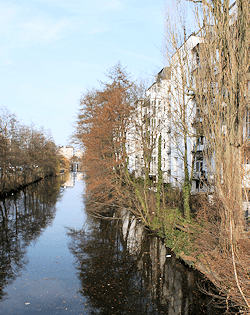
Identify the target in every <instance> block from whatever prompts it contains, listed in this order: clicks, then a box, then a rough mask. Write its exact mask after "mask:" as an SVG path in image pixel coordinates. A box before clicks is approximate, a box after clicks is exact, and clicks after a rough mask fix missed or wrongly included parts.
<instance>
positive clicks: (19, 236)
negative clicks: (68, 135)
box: [0, 177, 63, 300]
mask: <svg viewBox="0 0 250 315" xmlns="http://www.w3.org/2000/svg"><path fill="white" fill-rule="evenodd" d="M62 180H63V179H62V178H61V177H57V178H49V179H45V180H42V181H41V182H39V183H36V184H34V185H31V186H28V187H27V188H25V189H24V190H23V191H21V192H19V193H17V194H16V195H14V196H13V197H11V198H8V199H5V200H4V199H3V200H0V300H1V299H3V298H4V297H6V294H5V292H4V287H5V286H6V285H8V284H10V283H11V282H12V281H13V280H14V279H16V278H17V277H18V276H19V275H20V271H21V270H22V269H23V268H24V267H25V265H26V264H27V259H26V250H27V247H28V245H29V244H30V243H31V242H35V241H36V240H37V238H38V237H39V236H40V235H41V233H42V232H43V230H44V229H45V228H46V227H47V226H48V225H49V224H50V223H51V222H52V220H53V218H54V216H55V211H56V209H55V204H56V202H57V200H58V198H59V197H60V194H61V191H60V186H61V181H62Z"/></svg>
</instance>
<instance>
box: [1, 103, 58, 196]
mask: <svg viewBox="0 0 250 315" xmlns="http://www.w3.org/2000/svg"><path fill="white" fill-rule="evenodd" d="M0 111H1V114H0V193H1V194H4V193H6V192H8V191H10V190H12V189H18V188H20V187H22V186H24V185H27V184H29V183H31V182H33V181H35V180H37V179H40V178H44V177H46V176H49V175H54V174H57V173H59V172H60V159H59V156H58V153H57V148H56V145H55V143H54V141H53V139H52V137H51V135H50V133H49V132H46V131H45V130H43V129H42V128H41V129H40V130H38V129H36V128H35V127H34V126H31V127H28V126H25V125H23V124H21V123H20V122H19V121H18V119H17V117H16V116H15V115H14V114H12V113H10V112H9V111H8V110H7V109H6V108H1V109H0Z"/></svg>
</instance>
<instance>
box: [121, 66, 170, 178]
mask: <svg viewBox="0 0 250 315" xmlns="http://www.w3.org/2000/svg"><path fill="white" fill-rule="evenodd" d="M155 79H156V80H155V82H154V83H153V84H152V85H151V86H150V87H149V89H148V90H147V91H146V96H145V98H144V99H141V100H139V101H138V103H137V105H136V109H135V113H134V117H133V118H132V120H131V127H130V130H129V132H128V133H127V152H128V156H129V165H128V168H129V171H130V172H131V173H132V172H134V173H135V176H137V177H138V176H143V175H144V174H145V167H147V168H148V170H149V176H150V177H151V179H152V180H153V181H157V173H158V172H157V170H158V145H159V136H160V135H161V136H162V141H161V169H162V172H163V181H164V182H165V183H168V182H169V181H170V173H171V171H170V169H171V166H170V154H171V144H170V137H169V133H170V130H171V127H170V119H169V91H170V68H169V67H165V68H163V69H162V70H161V71H160V72H159V73H158V74H157V76H156V78H155Z"/></svg>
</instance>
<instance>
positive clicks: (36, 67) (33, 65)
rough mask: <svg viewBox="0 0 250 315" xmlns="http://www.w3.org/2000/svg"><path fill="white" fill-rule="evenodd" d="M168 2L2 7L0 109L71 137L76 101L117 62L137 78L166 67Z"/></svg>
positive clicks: (7, 1)
mask: <svg viewBox="0 0 250 315" xmlns="http://www.w3.org/2000/svg"><path fill="white" fill-rule="evenodd" d="M164 8H165V0H155V1H152V0H150V1H149V0H13V1H12V0H0V15H1V19H0V72H1V82H0V107H2V106H5V107H7V108H8V109H9V110H10V111H11V112H12V113H15V114H16V115H17V117H18V118H19V119H20V120H21V122H23V123H24V124H27V125H30V124H31V123H34V124H35V125H36V126H37V127H40V126H44V128H45V129H50V130H51V132H52V135H53V137H54V140H55V142H56V144H57V145H66V144H67V143H68V138H69V136H70V135H71V133H72V132H73V130H74V121H75V117H76V113H77V109H78V108H79V99H80V97H81V95H82V93H84V91H86V88H91V87H98V86H99V83H98V80H105V76H104V72H105V71H106V70H107V69H108V68H110V67H112V66H114V65H115V64H116V63H117V62H118V61H120V62H121V64H122V66H123V67H127V70H128V72H130V73H131V74H132V75H133V77H134V78H138V77H146V78H147V79H149V80H150V79H151V80H152V78H153V76H154V75H155V74H156V73H157V72H158V71H160V70H161V68H162V67H163V66H164V58H163V56H162V43H163V36H164Z"/></svg>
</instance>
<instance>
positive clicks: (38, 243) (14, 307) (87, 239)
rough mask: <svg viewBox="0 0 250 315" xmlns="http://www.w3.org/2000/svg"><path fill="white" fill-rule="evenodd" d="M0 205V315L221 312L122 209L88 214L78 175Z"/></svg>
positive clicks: (193, 276)
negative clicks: (106, 216)
mask: <svg viewBox="0 0 250 315" xmlns="http://www.w3.org/2000/svg"><path fill="white" fill-rule="evenodd" d="M65 180H66V179H63V178H52V179H49V180H44V181H41V182H39V183H37V184H35V185H32V186H30V187H27V188H26V189H25V190H24V191H23V192H20V193H18V194H16V195H15V196H12V197H11V198H9V199H7V200H5V201H3V200H2V201H0V210H1V211H0V238H1V239H0V314H1V315H2V314H3V315H10V314H12V315H18V314H20V315H21V314H27V315H29V314H32V315H33V314H78V315H80V314H84V315H85V314H91V315H94V314H102V315H109V314H110V315H111V314H114V315H116V314H124V315H125V314H136V315H140V314H141V315H146V314H150V315H158V314H169V315H181V314H187V315H191V314H209V315H210V314H211V315H212V314H213V315H215V314H222V311H221V309H218V308H216V307H215V306H214V301H213V300H211V298H210V297H209V296H208V295H207V294H204V293H202V292H201V288H203V290H206V291H210V292H211V293H213V289H212V287H211V286H210V285H208V284H207V283H206V282H205V281H204V280H203V279H202V277H200V275H199V274H198V273H196V272H193V271H192V270H191V269H190V268H188V267H186V266H185V265H184V264H183V263H182V262H180V261H179V260H177V259H176V258H175V257H174V255H173V253H171V252H170V251H169V250H168V249H167V248H166V247H165V246H164V244H163V243H162V241H161V240H160V239H159V238H157V237H155V236H153V235H150V233H149V232H148V231H145V229H143V227H142V226H141V225H140V224H138V222H137V221H136V220H135V218H133V216H131V214H130V213H128V212H126V211H125V210H123V211H121V212H120V213H119V214H117V215H119V218H122V219H118V217H117V215H116V216H114V217H113V218H109V219H106V220H100V219H97V218H95V217H93V216H91V215H89V214H88V213H87V211H86V209H85V204H84V197H83V192H84V181H83V179H82V174H80V173H71V174H70V176H69V177H68V178H67V180H66V181H65Z"/></svg>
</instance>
